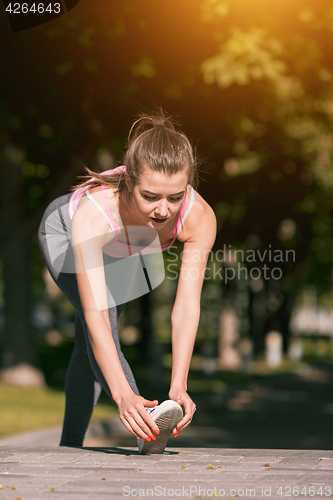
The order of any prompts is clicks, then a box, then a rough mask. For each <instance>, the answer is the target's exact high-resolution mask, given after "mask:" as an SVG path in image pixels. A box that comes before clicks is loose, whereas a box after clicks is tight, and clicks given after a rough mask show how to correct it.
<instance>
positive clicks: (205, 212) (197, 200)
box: [178, 188, 216, 242]
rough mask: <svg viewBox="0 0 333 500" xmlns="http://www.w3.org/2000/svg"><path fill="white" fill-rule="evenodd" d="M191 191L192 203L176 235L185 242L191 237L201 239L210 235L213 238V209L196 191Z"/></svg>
mask: <svg viewBox="0 0 333 500" xmlns="http://www.w3.org/2000/svg"><path fill="white" fill-rule="evenodd" d="M192 189H193V188H192ZM193 191H194V193H193V194H194V203H193V206H192V207H191V210H190V212H189V214H188V216H187V218H186V220H185V223H184V225H183V228H182V230H181V231H180V233H179V235H178V239H179V240H180V241H181V242H186V241H188V240H190V239H193V238H195V239H197V238H200V239H201V238H207V236H208V237H209V236H210V235H212V237H213V238H214V240H215V236H216V216H215V213H214V210H213V209H212V207H211V206H210V205H209V204H208V203H207V202H206V200H204V199H203V197H202V196H201V195H200V194H199V193H198V192H197V191H195V190H193Z"/></svg>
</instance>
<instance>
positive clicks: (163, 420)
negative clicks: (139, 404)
mask: <svg viewBox="0 0 333 500" xmlns="http://www.w3.org/2000/svg"><path fill="white" fill-rule="evenodd" d="M146 410H147V411H148V413H149V414H150V415H151V416H152V417H153V419H154V420H155V422H156V424H157V427H158V428H159V431H160V432H159V434H154V436H155V437H156V441H153V440H151V441H146V440H145V439H141V438H137V441H138V447H139V453H141V454H143V455H147V454H153V453H162V451H164V448H165V446H166V443H167V440H168V439H169V437H170V436H171V434H172V431H173V429H174V428H175V427H176V425H177V424H178V422H180V421H181V419H182V418H183V410H182V407H181V406H180V405H179V404H178V403H176V401H172V400H171V399H167V400H166V401H163V403H161V404H160V405H157V406H155V408H146Z"/></svg>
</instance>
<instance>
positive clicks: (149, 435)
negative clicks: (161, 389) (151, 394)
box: [119, 400, 159, 441]
mask: <svg viewBox="0 0 333 500" xmlns="http://www.w3.org/2000/svg"><path fill="white" fill-rule="evenodd" d="M143 401H144V403H145V404H146V401H147V400H143ZM149 403H150V404H151V403H152V402H151V401H150V402H149ZM153 403H154V404H153V406H155V405H156V403H155V402H153ZM119 417H120V420H121V421H122V423H123V424H124V425H125V427H126V429H127V430H129V431H130V432H131V433H132V434H133V435H134V436H136V437H139V438H143V439H146V440H147V441H151V440H155V439H156V437H155V436H154V432H155V434H158V433H159V429H158V426H157V424H156V422H155V420H154V419H153V418H152V417H151V416H150V415H149V413H148V412H147V410H145V408H144V406H143V404H142V403H141V402H140V403H137V404H134V405H132V406H130V407H129V408H127V409H125V410H123V411H120V412H119Z"/></svg>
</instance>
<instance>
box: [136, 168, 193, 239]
mask: <svg viewBox="0 0 333 500" xmlns="http://www.w3.org/2000/svg"><path fill="white" fill-rule="evenodd" d="M187 184H188V174H187V169H184V170H182V171H181V172H178V173H176V174H173V175H166V174H164V173H162V172H155V171H153V170H151V169H150V168H149V167H148V166H144V167H143V168H142V170H141V175H140V178H139V181H138V182H137V184H136V185H135V186H134V187H133V188H132V208H133V209H134V210H135V211H136V212H137V214H138V216H139V217H140V219H141V220H142V221H144V222H145V224H147V225H148V226H150V227H153V228H154V229H156V230H157V231H158V230H159V229H162V228H164V227H165V226H166V224H168V222H170V220H171V219H174V218H175V217H176V216H177V215H178V214H179V211H180V208H181V205H182V203H183V200H184V196H185V194H186V188H187Z"/></svg>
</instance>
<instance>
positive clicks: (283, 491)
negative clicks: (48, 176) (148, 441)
mask: <svg viewBox="0 0 333 500" xmlns="http://www.w3.org/2000/svg"><path fill="white" fill-rule="evenodd" d="M194 399H195V401H196V403H197V412H196V415H195V418H194V419H193V422H192V424H191V425H190V426H189V427H188V428H187V429H185V430H184V432H182V433H181V434H180V435H179V436H178V437H177V438H173V437H171V438H170V439H169V441H168V446H167V448H166V451H165V452H164V453H163V454H160V455H150V456H142V455H139V454H138V451H137V448H136V443H135V438H133V436H131V435H130V434H129V433H128V432H127V431H126V429H125V428H124V427H123V426H122V424H121V423H120V421H119V419H118V418H111V419H110V420H108V421H105V422H92V423H91V425H90V427H89V430H88V433H87V436H86V439H85V442H84V447H83V448H66V447H59V446H58V443H59V439H60V432H61V429H60V427H56V428H52V429H45V430H40V431H37V432H31V433H26V434H23V435H19V436H12V437H9V438H6V439H2V440H0V500H3V499H5V500H19V499H21V500H34V499H36V500H37V499H38V500H39V499H43V500H44V499H47V498H59V499H61V500H63V499H64V500H67V499H68V500H72V499H73V500H76V499H80V500H88V499H89V500H90V499H91V500H95V499H103V498H105V499H106V498H107V499H108V500H117V499H120V498H122V499H123V498H126V497H129V498H133V499H136V500H138V499H141V500H143V499H145V498H155V497H156V498H184V499H185V498H193V499H194V498H222V497H223V498H228V499H231V498H239V497H254V498H264V497H270V498H273V499H281V498H283V497H296V496H299V497H301V498H302V497H313V498H316V499H319V498H321V499H322V500H323V498H325V497H329V496H332V495H333V451H332V450H333V433H332V415H333V365H331V364H327V365H323V364H321V365H320V366H319V365H318V366H304V367H303V368H302V370H301V371H300V372H299V373H296V374H279V375H274V376H272V377H258V378H257V379H255V380H251V381H249V382H248V383H243V384H240V385H234V386H230V387H229V388H228V390H227V391H224V392H222V393H221V392H216V393H214V392H212V393H207V392H206V393H203V394H201V395H200V394H197V395H196V397H195V398H194Z"/></svg>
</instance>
